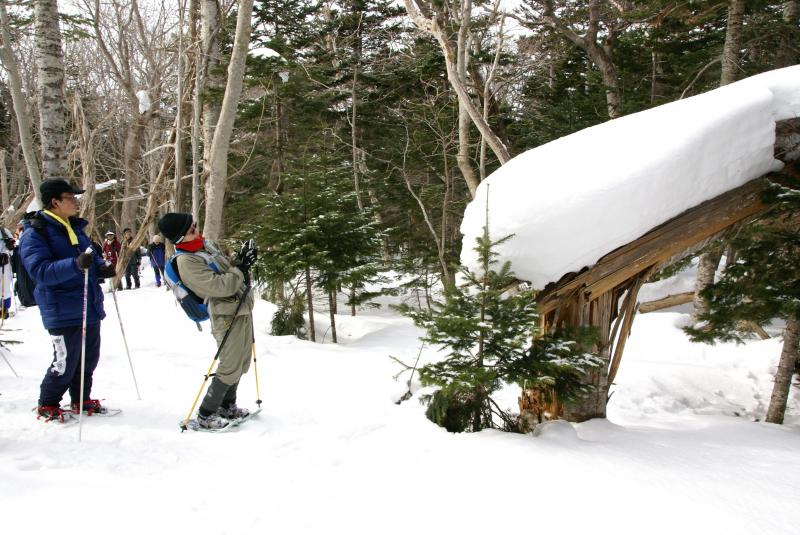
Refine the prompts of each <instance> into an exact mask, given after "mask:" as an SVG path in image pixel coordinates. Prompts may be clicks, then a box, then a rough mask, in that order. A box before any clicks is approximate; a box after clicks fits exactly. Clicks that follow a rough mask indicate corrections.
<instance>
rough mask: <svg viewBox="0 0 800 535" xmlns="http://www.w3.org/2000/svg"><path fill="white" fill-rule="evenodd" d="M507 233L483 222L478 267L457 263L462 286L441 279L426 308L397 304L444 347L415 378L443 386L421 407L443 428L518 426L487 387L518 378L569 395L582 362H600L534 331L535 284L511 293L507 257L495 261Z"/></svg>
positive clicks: (428, 340) (496, 387)
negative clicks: (492, 233)
mask: <svg viewBox="0 0 800 535" xmlns="http://www.w3.org/2000/svg"><path fill="white" fill-rule="evenodd" d="M507 239H508V237H506V238H504V239H502V240H499V241H495V242H492V241H491V239H490V238H489V230H488V226H485V227H484V232H483V236H482V237H480V238H478V239H477V246H476V248H475V250H476V251H477V252H478V255H479V258H480V261H481V266H482V268H481V271H482V272H481V273H474V272H472V271H470V270H468V269H462V270H461V273H462V275H463V278H464V282H465V283H467V284H466V286H457V285H455V284H446V285H445V289H444V297H445V301H444V302H435V303H434V305H433V308H432V310H428V309H424V308H423V309H419V310H416V309H413V308H411V307H408V306H404V307H401V310H402V311H403V312H404V313H405V314H407V315H409V316H410V317H411V318H413V320H414V323H415V324H416V325H418V326H420V327H422V328H424V329H425V331H426V334H425V336H424V337H423V341H424V342H426V343H430V344H432V345H435V346H441V348H442V351H444V352H445V353H446V356H445V358H444V359H442V360H441V361H439V362H434V363H431V364H428V365H426V366H424V367H423V368H422V369H421V370H420V380H421V381H422V383H423V384H424V385H434V386H439V387H441V388H440V390H438V391H437V392H436V393H435V394H433V395H432V396H431V397H429V398H427V401H428V402H429V406H428V410H427V413H426V414H427V416H428V418H429V419H430V420H431V421H433V422H435V423H437V424H438V425H441V426H443V427H445V428H446V429H447V430H448V431H453V432H461V431H479V430H481V429H485V428H489V427H499V428H503V429H506V430H516V429H517V427H518V425H517V422H516V421H515V419H514V417H513V416H511V415H509V414H507V413H506V412H505V411H503V410H502V409H501V408H500V407H499V406H498V405H497V403H496V402H495V401H494V400H493V399H492V394H493V393H495V392H496V391H497V390H499V389H500V388H501V387H502V386H503V385H504V384H506V383H517V384H520V385H522V384H524V385H525V387H526V388H528V389H557V390H558V391H559V393H560V394H561V395H563V396H564V397H565V398H566V399H568V398H569V397H570V396H572V395H575V394H577V393H579V392H581V387H580V385H579V378H580V376H581V373H582V372H583V369H584V368H585V367H586V366H592V365H595V364H597V363H598V362H599V361H598V360H597V359H596V358H595V357H592V356H591V355H587V354H584V353H583V352H581V351H580V349H579V347H578V345H577V344H576V343H574V342H569V341H565V340H559V339H556V338H549V337H537V335H538V334H539V333H538V325H539V315H538V312H537V308H536V301H535V291H534V290H522V291H520V292H518V293H510V292H509V291H508V289H509V288H511V287H512V286H513V285H514V283H515V282H516V279H515V277H514V274H513V273H512V271H511V265H510V263H508V262H506V263H504V264H503V265H502V266H500V268H499V269H495V268H496V264H497V263H498V261H497V259H496V257H497V253H496V252H495V251H494V248H495V247H496V246H497V245H498V244H500V243H502V242H504V241H505V240H507Z"/></svg>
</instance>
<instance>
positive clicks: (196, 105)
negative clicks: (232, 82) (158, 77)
mask: <svg viewBox="0 0 800 535" xmlns="http://www.w3.org/2000/svg"><path fill="white" fill-rule="evenodd" d="M189 6H190V7H189V13H190V17H191V23H190V31H191V39H192V43H193V46H194V52H195V56H194V61H195V64H194V94H193V95H192V133H191V145H192V218H193V219H194V221H199V220H200V117H201V115H202V113H203V102H202V93H203V85H204V84H205V66H204V64H203V63H204V62H203V44H202V42H200V41H199V40H198V38H197V27H198V24H199V22H200V5H199V0H192V1H191V4H189Z"/></svg>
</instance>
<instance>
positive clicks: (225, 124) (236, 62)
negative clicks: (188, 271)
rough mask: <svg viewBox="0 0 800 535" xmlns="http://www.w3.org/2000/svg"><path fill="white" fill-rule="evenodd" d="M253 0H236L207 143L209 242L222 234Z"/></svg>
mask: <svg viewBox="0 0 800 535" xmlns="http://www.w3.org/2000/svg"><path fill="white" fill-rule="evenodd" d="M252 13H253V0H240V2H239V13H238V14H237V16H236V37H235V39H234V43H233V53H232V54H231V62H230V64H229V65H228V82H227V85H226V87H225V97H224V98H223V99H222V109H221V110H220V115H219V121H218V123H217V128H216V129H215V130H214V140H213V142H212V144H211V155H210V156H211V162H210V168H211V174H210V176H209V177H208V183H207V184H206V220H205V225H204V226H203V234H204V235H205V236H206V237H207V238H209V239H212V240H218V239H219V238H220V237H221V235H222V211H223V208H224V201H225V187H226V185H227V184H226V183H227V179H228V149H229V147H230V141H231V134H232V133H233V122H234V121H235V119H236V108H237V106H238V104H239V96H240V95H241V93H242V81H243V78H244V70H245V60H246V59H247V47H248V45H249V44H250V31H251V21H250V19H251V16H252Z"/></svg>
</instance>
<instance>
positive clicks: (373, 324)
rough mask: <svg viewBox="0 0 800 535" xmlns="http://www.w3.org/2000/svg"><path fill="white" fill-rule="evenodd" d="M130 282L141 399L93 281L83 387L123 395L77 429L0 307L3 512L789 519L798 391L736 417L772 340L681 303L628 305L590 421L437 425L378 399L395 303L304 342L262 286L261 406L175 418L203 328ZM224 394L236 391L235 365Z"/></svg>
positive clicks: (658, 523) (760, 383)
mask: <svg viewBox="0 0 800 535" xmlns="http://www.w3.org/2000/svg"><path fill="white" fill-rule="evenodd" d="M143 283H144V287H143V288H142V289H140V290H134V291H125V292H120V293H119V294H118V297H119V306H120V310H121V313H122V315H123V319H124V320H125V330H126V333H127V335H128V341H129V344H130V349H131V356H132V358H133V363H134V366H135V370H136V374H137V378H138V381H139V385H140V387H141V390H142V396H143V399H142V401H137V399H136V393H135V390H134V387H133V382H132V380H131V375H130V371H129V367H128V361H127V358H126V357H125V353H124V349H123V345H122V340H121V338H120V335H119V332H120V331H119V325H118V323H117V317H116V314H115V312H114V306H113V302H112V301H111V296H110V295H109V294H106V295H107V301H106V310H107V311H108V314H109V315H108V318H107V319H106V320H105V321H104V323H103V328H102V329H103V330H102V334H103V349H102V357H101V362H100V366H99V368H98V370H97V372H96V374H95V378H96V380H95V384H96V388H95V391H94V394H95V395H96V396H98V397H100V398H104V399H105V400H106V403H107V404H108V405H112V406H115V407H119V408H122V409H123V410H124V412H123V413H122V414H121V415H120V416H117V417H114V418H99V417H91V418H87V419H85V422H84V427H83V442H81V443H78V441H77V438H78V429H77V427H75V426H72V427H59V426H58V425H56V424H45V423H42V422H40V421H37V420H36V418H35V416H34V413H33V412H32V411H31V409H33V407H34V405H35V403H36V396H37V394H38V384H39V381H40V380H41V374H42V373H43V372H44V370H45V368H46V367H47V365H48V363H49V359H50V354H51V348H50V344H49V339H48V337H47V335H46V333H45V331H44V330H43V328H42V326H41V322H40V319H39V314H38V310H37V309H35V308H31V309H28V310H24V311H21V312H20V313H19V314H18V315H16V316H14V317H12V318H11V319H10V320H8V321H7V322H6V323H5V325H4V326H3V329H4V331H3V333H2V338H3V339H12V338H13V339H17V340H20V341H22V342H23V343H22V344H21V345H18V346H14V347H13V348H12V351H11V353H10V354H9V355H8V358H9V360H10V361H11V363H12V364H13V365H14V367H15V368H16V370H17V371H18V372H19V373H20V375H21V377H20V378H14V377H13V376H12V375H11V372H10V370H9V369H8V368H7V367H6V365H5V363H3V362H0V393H2V395H1V396H0V422H2V425H1V426H0V521H1V522H2V526H3V527H2V531H3V532H4V533H13V534H14V535H17V534H43V533H61V534H73V533H74V534H78V533H80V534H86V533H115V534H117V533H119V534H128V533H130V534H137V535H141V534H143V533H199V534H206V533H209V534H212V533H213V534H217V533H231V534H243V533H270V534H284V533H298V534H300V533H303V534H307V533H356V534H360V533H364V534H367V533H369V534H374V533H382V534H383V533H389V534H395V533H397V534H401V533H402V534H408V533H435V532H439V533H485V532H511V530H514V532H519V531H520V530H524V531H545V530H559V531H561V532H566V533H583V532H586V533H588V532H591V533H595V534H605V533H608V534H615V535H620V534H642V533H648V534H661V533H663V534H675V533H684V534H688V533H713V534H724V535H733V534H742V535H745V534H746V535H754V534H758V533H764V534H770V535H782V534H786V535H790V534H794V533H796V532H797V526H798V525H800V509H798V507H797V503H798V498H800V456H798V454H797V452H798V451H800V417H798V415H800V395H799V394H798V390H797V389H796V388H795V389H794V390H793V393H792V399H791V401H790V417H789V419H788V422H789V423H788V424H787V425H784V426H777V425H771V424H765V423H760V422H754V421H753V420H754V419H755V418H763V414H764V405H765V403H766V402H767V400H768V396H769V392H770V388H771V373H772V372H773V371H774V366H775V364H776V362H777V358H778V354H779V350H780V341H779V340H777V339H773V340H767V341H763V342H762V341H756V342H751V343H748V344H746V345H743V346H735V345H718V346H714V347H711V346H703V345H695V344H692V343H690V342H689V341H688V340H687V339H686V337H685V336H684V335H683V333H682V331H680V330H678V329H677V328H676V327H675V325H676V324H680V322H682V321H685V316H684V315H682V314H680V313H678V312H664V313H652V314H647V315H641V316H639V317H638V318H637V320H636V322H635V324H634V328H633V335H632V337H631V339H630V341H629V344H628V349H627V350H626V355H625V358H624V361H623V364H622V367H621V369H620V373H619V375H618V379H617V385H616V386H615V387H614V395H613V397H612V400H611V404H610V406H609V418H608V420H594V421H590V422H587V423H584V424H580V425H574V426H573V425H571V424H568V423H565V422H554V423H551V424H548V425H547V426H545V428H544V429H543V431H542V433H541V434H539V435H538V436H532V435H514V434H503V433H500V432H495V431H484V432H481V433H477V434H461V435H455V434H449V433H447V432H445V431H444V430H442V429H440V428H438V427H436V426H435V425H433V424H432V423H430V422H428V421H427V420H426V419H425V417H424V414H423V412H424V408H423V407H422V406H421V405H420V404H419V403H418V402H417V398H416V397H414V398H412V399H411V400H409V401H407V402H405V403H403V404H402V405H396V404H395V403H394V401H395V400H396V399H397V398H399V396H400V395H402V393H403V392H404V391H405V388H406V387H405V384H404V382H403V381H404V380H405V379H407V376H405V375H404V376H402V377H401V380H400V381H394V380H393V379H392V377H393V375H395V374H396V373H398V371H400V367H399V366H398V365H397V364H396V363H395V362H393V361H392V360H391V359H390V358H389V355H393V356H395V357H397V358H399V359H401V360H403V361H406V362H413V361H414V359H415V358H416V355H417V352H418V349H419V346H418V343H417V341H416V338H417V336H418V335H419V334H420V333H419V331H417V329H416V328H415V327H414V326H413V325H412V324H411V322H410V321H409V320H408V319H406V318H402V317H399V316H397V315H396V314H394V313H393V312H390V311H387V310H385V309H381V310H379V311H374V312H364V313H362V314H361V315H359V316H357V317H356V318H351V317H349V316H345V315H342V316H339V317H338V318H337V319H338V321H339V325H338V330H339V333H340V339H341V341H342V343H341V344H340V345H338V346H336V345H333V344H330V343H329V342H330V335H328V336H327V339H326V343H325V344H319V343H317V344H313V343H310V342H306V341H301V340H297V339H294V338H292V337H271V336H268V335H267V334H266V327H267V324H268V320H269V317H270V314H271V313H272V311H273V310H274V307H273V306H272V305H270V304H269V303H266V302H264V301H260V302H258V303H257V306H256V309H255V320H256V325H257V333H256V342H257V352H258V365H259V372H260V379H261V390H262V391H261V396H262V398H263V400H264V412H262V414H261V415H260V416H259V417H258V419H254V420H253V421H251V422H248V423H247V424H245V425H244V426H243V427H242V428H240V429H239V430H237V431H235V432H231V433H227V434H222V435H211V434H204V433H193V432H187V433H183V434H181V433H180V431H179V428H178V422H179V420H181V419H182V418H183V417H184V416H185V414H186V411H188V409H189V406H190V405H191V402H192V399H193V398H194V395H195V394H196V392H197V389H198V387H199V385H200V382H201V381H202V375H203V373H205V371H206V368H207V367H208V364H209V361H210V359H211V356H212V355H213V349H214V344H213V342H212V339H211V335H210V334H209V333H208V332H207V331H206V332H204V333H202V334H198V333H197V331H196V329H195V327H194V325H193V324H192V323H191V322H190V321H188V320H187V319H185V318H184V317H183V316H182V313H181V312H180V311H179V310H178V308H177V307H176V306H175V305H174V302H173V300H172V297H171V295H170V294H169V293H168V292H165V291H164V290H163V289H156V288H155V287H154V285H153V281H152V275H150V272H149V270H146V271H145V274H144V276H143ZM319 316H322V314H320V315H319ZM319 327H320V329H319V332H321V333H324V331H325V326H324V325H322V324H321V323H320V325H319ZM17 329H18V330H17ZM432 355H433V353H432V351H430V350H426V352H425V357H426V358H430V357H431V356H432ZM414 390H415V392H417V393H418V385H415V386H414ZM240 393H241V394H240V402H241V404H242V405H251V406H252V402H253V400H254V399H255V389H254V381H253V374H252V372H251V373H250V374H248V375H247V376H246V377H245V378H244V379H243V382H242V386H241V388H240ZM509 394H510V397H509V403H513V402H514V392H513V391H511V392H510V393H509ZM736 414H739V415H740V416H736Z"/></svg>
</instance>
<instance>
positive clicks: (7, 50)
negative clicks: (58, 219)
mask: <svg viewBox="0 0 800 535" xmlns="http://www.w3.org/2000/svg"><path fill="white" fill-rule="evenodd" d="M0 38H2V43H1V44H0V62H2V63H3V67H5V69H6V73H8V86H9V89H10V91H11V102H12V104H13V106H14V116H15V117H16V120H17V131H18V132H19V141H20V145H22V155H23V157H24V158H25V167H26V169H27V171H28V177H29V178H30V181H31V185H33V192H34V196H35V197H36V199H39V185H40V184H41V183H42V177H41V173H40V172H39V163H38V162H37V161H36V152H35V150H36V149H35V148H34V145H33V129H32V120H31V116H30V114H29V113H28V106H27V104H26V101H25V95H23V93H22V79H21V78H20V74H19V66H18V65H17V59H16V57H15V56H14V52H13V50H12V48H11V42H12V40H11V30H10V28H9V25H8V13H7V12H6V6H5V3H3V2H0Z"/></svg>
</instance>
